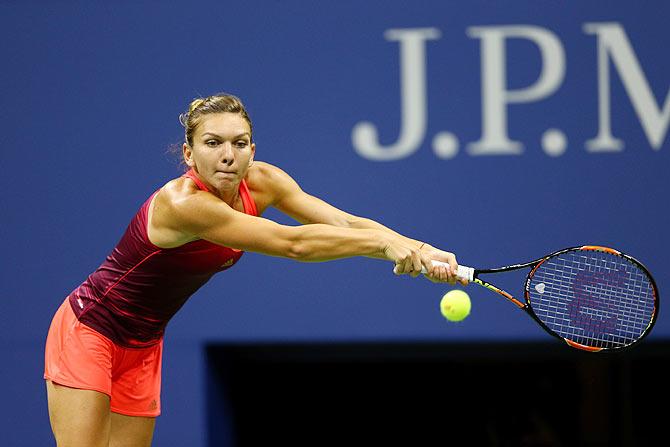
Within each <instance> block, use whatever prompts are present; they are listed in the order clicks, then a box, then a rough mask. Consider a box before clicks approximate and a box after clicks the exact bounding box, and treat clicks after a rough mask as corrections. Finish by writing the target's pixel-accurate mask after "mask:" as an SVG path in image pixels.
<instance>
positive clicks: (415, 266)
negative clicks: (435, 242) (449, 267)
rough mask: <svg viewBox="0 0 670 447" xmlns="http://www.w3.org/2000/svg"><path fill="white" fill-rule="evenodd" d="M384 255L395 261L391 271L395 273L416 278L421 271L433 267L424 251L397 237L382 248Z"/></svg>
mask: <svg viewBox="0 0 670 447" xmlns="http://www.w3.org/2000/svg"><path fill="white" fill-rule="evenodd" d="M384 255H385V256H386V258H387V259H389V260H390V261H393V262H395V267H394V268H393V273H395V274H396V275H410V276H411V277H412V278H416V277H417V276H419V275H420V274H421V273H422V272H423V271H429V270H430V269H432V268H433V263H432V261H431V259H430V258H429V257H428V256H427V254H426V253H424V252H422V251H421V250H420V249H419V248H418V247H415V246H413V245H411V244H408V243H406V242H404V241H402V240H400V239H399V238H394V239H393V240H391V241H389V243H388V244H387V245H386V248H385V249H384ZM424 269H425V270H424Z"/></svg>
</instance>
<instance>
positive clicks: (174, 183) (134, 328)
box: [44, 94, 457, 447]
mask: <svg viewBox="0 0 670 447" xmlns="http://www.w3.org/2000/svg"><path fill="white" fill-rule="evenodd" d="M180 121H181V122H182V124H183V125H184V127H185V141H184V144H183V148H182V151H183V158H184V162H185V164H186V165H187V167H188V169H189V170H188V172H186V173H185V174H184V175H183V176H181V177H179V178H176V179H174V180H171V181H170V182H168V183H167V184H165V185H164V186H163V187H162V188H160V189H159V190H158V191H156V192H155V193H154V194H152V195H151V196H150V197H149V198H148V199H147V201H146V202H145V203H144V205H143V206H142V207H141V208H140V209H139V211H138V212H137V214H136V215H135V217H134V218H133V219H132V221H131V222H130V224H129V226H128V228H127V229H126V232H125V233H124V235H123V236H122V238H121V240H120V241H119V243H118V245H117V246H116V247H115V248H114V250H113V251H112V252H111V253H110V254H109V256H107V258H106V259H105V261H104V262H103V263H102V265H101V266H100V267H99V268H98V269H97V270H96V271H95V272H94V273H92V274H91V275H90V276H89V277H88V278H87V279H86V280H85V281H84V282H83V283H82V284H81V285H80V286H79V287H78V288H76V289H75V290H74V291H73V292H72V293H71V294H70V295H69V296H68V297H67V298H66V299H65V301H64V302H63V303H62V305H61V306H60V308H59V309H58V311H57V312H56V314H55V316H54V318H53V320H52V323H51V327H50V329H49V334H48V337H47V342H46V351H45V371H44V377H45V379H46V386H47V398H48V403H49V417H50V421H51V427H52V430H53V433H54V436H55V438H56V441H57V443H58V446H59V447H70V446H86V447H94V446H148V445H150V444H151V440H152V437H153V431H154V424H155V417H156V416H158V415H159V414H160V411H161V406H160V382H161V355H162V347H163V343H162V341H163V333H164V330H165V326H166V325H167V323H168V321H169V320H170V318H171V317H172V316H173V315H174V314H175V313H176V312H177V311H178V310H179V309H180V308H181V307H182V305H183V304H184V302H185V301H186V300H187V299H188V297H190V296H191V295H192V294H193V293H194V292H195V291H196V290H198V289H199V288H200V287H201V286H202V285H203V284H205V283H206V282H207V281H208V280H209V278H210V277H211V276H212V275H213V274H214V273H217V272H220V271H222V270H226V269H229V268H230V267H232V266H233V265H234V264H235V263H236V262H237V261H238V260H239V259H240V257H241V256H242V254H243V252H244V251H253V252H257V253H263V254H266V255H270V256H281V257H285V258H290V259H295V260H296V261H328V260H333V259H338V258H347V257H353V256H367V257H372V258H378V259H385V260H388V261H393V262H394V263H395V265H396V267H395V271H396V273H397V274H400V275H404V274H408V275H411V276H413V277H416V276H418V275H419V274H420V273H421V270H422V267H425V269H426V270H427V272H428V273H427V274H426V276H427V278H428V279H430V280H432V281H435V282H443V281H446V282H450V283H453V282H454V281H455V280H456V277H455V275H454V272H456V268H457V263H456V258H455V256H454V255H453V254H452V253H449V252H446V251H442V250H438V249H436V248H433V247H432V246H430V245H429V244H427V243H425V242H422V241H417V240H413V239H410V238H407V237H404V236H402V235H400V234H398V233H396V232H394V231H392V230H390V229H388V228H386V227H384V226H383V225H381V224H379V223H377V222H375V221H372V220H370V219H365V218H361V217H356V216H353V215H351V214H348V213H346V212H344V211H341V210H339V209H337V208H335V207H333V206H331V205H329V204H328V203H326V202H324V201H322V200H320V199H318V198H316V197H314V196H311V195H309V194H307V193H306V192H304V191H303V190H302V189H301V188H300V187H299V186H298V184H297V183H296V182H295V181H294V180H293V179H292V178H291V177H290V176H289V175H288V174H286V173H285V172H284V171H282V170H281V169H279V168H277V167H275V166H272V165H270V164H267V163H263V162H259V161H255V160H254V155H255V152H256V146H255V144H254V143H253V139H252V124H251V120H250V118H249V115H248V114H247V111H246V110H245V108H244V106H243V104H242V103H241V101H240V100H239V99H238V98H236V97H235V96H232V95H225V94H219V95H215V96H210V97H207V98H200V99H196V100H194V101H193V102H192V103H191V104H190V106H189V109H188V112H186V113H184V114H182V115H181V116H180ZM271 206H272V207H275V208H277V209H279V210H280V211H282V212H283V213H286V214H287V215H288V216H291V217H292V218H294V219H296V220H297V221H298V222H300V223H302V224H303V225H296V226H286V225H280V224H278V223H276V222H273V221H270V220H267V219H264V218H262V217H259V216H260V215H261V214H262V213H263V211H264V210H265V209H266V208H268V207H271ZM433 259H434V260H438V261H443V262H445V263H447V265H446V266H439V267H435V266H433V264H432V263H431V260H433Z"/></svg>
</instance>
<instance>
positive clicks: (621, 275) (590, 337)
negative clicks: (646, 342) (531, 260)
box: [524, 245, 659, 352]
mask: <svg viewBox="0 0 670 447" xmlns="http://www.w3.org/2000/svg"><path fill="white" fill-rule="evenodd" d="M524 295H525V300H526V306H525V307H526V310H527V311H528V312H529V313H530V314H531V316H533V318H535V320H537V322H538V323H540V325H541V326H542V327H543V328H544V329H545V330H547V332H549V333H551V334H552V335H555V336H557V337H559V338H560V339H562V340H564V341H565V342H566V343H567V344H568V345H570V346H571V347H573V348H577V349H582V350H586V351H591V352H600V351H614V350H621V349H626V348H630V347H631V346H633V345H635V344H636V343H638V342H639V341H640V340H642V339H643V338H644V337H646V336H647V334H649V332H650V331H651V329H652V327H653V326H654V323H655V322H656V317H657V315H658V306H659V294H658V288H657V287H656V282H655V281H654V278H653V277H652V276H651V273H649V270H647V268H646V267H645V266H644V265H643V264H642V263H641V262H639V261H638V260H636V259H635V258H633V257H631V256H629V255H626V254H624V253H621V252H619V251H617V250H614V249H611V248H608V247H600V246H593V245H586V246H581V247H572V248H567V249H564V250H560V251H557V252H555V253H552V254H550V255H548V256H546V257H544V258H543V259H541V260H539V261H537V263H536V264H535V265H534V267H533V268H532V269H531V271H530V273H529V274H528V276H527V278H526V283H525V291H524Z"/></svg>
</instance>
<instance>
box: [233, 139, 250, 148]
mask: <svg viewBox="0 0 670 447" xmlns="http://www.w3.org/2000/svg"><path fill="white" fill-rule="evenodd" d="M235 146H237V147H239V148H244V147H247V146H248V143H247V142H246V141H244V140H240V141H237V142H236V143H235Z"/></svg>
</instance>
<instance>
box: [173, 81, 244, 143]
mask: <svg viewBox="0 0 670 447" xmlns="http://www.w3.org/2000/svg"><path fill="white" fill-rule="evenodd" d="M224 112H227V113H239V114H240V115H242V118H244V119H245V120H246V121H247V123H249V129H250V130H251V129H252V125H251V118H249V114H248V113H247V109H246V108H245V107H244V104H242V101H241V100H240V98H238V97H237V96H233V95H229V94H226V93H217V94H215V95H212V96H208V97H206V98H196V99H194V100H193V101H191V104H190V105H189V106H188V111H187V112H184V113H182V114H181V115H179V122H181V124H182V126H184V130H185V132H184V140H185V142H186V144H188V145H189V146H193V133H194V132H195V129H196V128H197V127H198V124H200V121H201V120H202V117H203V116H204V115H209V114H210V113H224Z"/></svg>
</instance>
